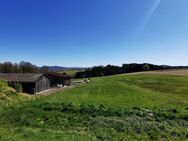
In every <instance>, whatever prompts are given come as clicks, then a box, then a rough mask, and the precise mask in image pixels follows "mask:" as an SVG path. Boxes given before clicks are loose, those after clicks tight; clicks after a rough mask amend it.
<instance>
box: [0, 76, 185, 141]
mask: <svg viewBox="0 0 188 141" xmlns="http://www.w3.org/2000/svg"><path fill="white" fill-rule="evenodd" d="M0 140H2V141H22V140H23V141H25V140H27V141H43V140H45V141H52V140H53V141H62V140H67V141H70V140H86V141H88V140H102V141H103V140H118V141H123V140H127V141H130V140H144V141H145V140H180V141H184V140H188V76H178V75H167V74H130V75H117V76H110V77H101V78H92V79H91V83H88V84H84V85H81V86H78V87H76V88H73V89H69V90H66V91H64V92H62V93H57V94H55V95H49V96H37V97H35V98H34V100H27V101H25V100H24V101H22V102H19V103H17V104H12V105H11V106H7V107H5V108H3V109H2V110H1V113H0Z"/></svg>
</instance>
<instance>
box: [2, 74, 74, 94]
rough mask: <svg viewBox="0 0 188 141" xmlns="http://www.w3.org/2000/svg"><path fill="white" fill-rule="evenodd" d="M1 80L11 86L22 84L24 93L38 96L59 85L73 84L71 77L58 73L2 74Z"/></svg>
mask: <svg viewBox="0 0 188 141" xmlns="http://www.w3.org/2000/svg"><path fill="white" fill-rule="evenodd" d="M0 78H2V79H4V80H6V81H7V82H8V83H9V84H10V85H11V84H12V83H20V84H21V85H22V88H23V92H24V93H29V94H36V93H39V92H42V91H45V90H48V89H50V88H52V87H57V85H61V86H65V85H70V84H71V77H69V76H67V75H61V74H56V73H46V74H38V73H0Z"/></svg>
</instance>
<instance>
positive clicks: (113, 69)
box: [75, 63, 187, 78]
mask: <svg viewBox="0 0 188 141" xmlns="http://www.w3.org/2000/svg"><path fill="white" fill-rule="evenodd" d="M177 68H187V67H181V66H180V67H179V66H175V67H172V66H166V65H154V64H148V63H143V64H137V63H132V64H123V65H122V66H114V65H107V66H95V67H93V68H88V69H87V70H85V71H81V72H77V73H76V74H75V78H87V77H99V76H108V75H116V74H122V73H132V72H141V71H149V70H161V71H163V70H166V69H177Z"/></svg>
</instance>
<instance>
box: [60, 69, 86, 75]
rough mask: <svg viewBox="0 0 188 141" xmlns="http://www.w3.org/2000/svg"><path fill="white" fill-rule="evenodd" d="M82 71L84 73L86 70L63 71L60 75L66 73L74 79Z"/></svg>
mask: <svg viewBox="0 0 188 141" xmlns="http://www.w3.org/2000/svg"><path fill="white" fill-rule="evenodd" d="M81 71H84V69H83V70H66V71H62V72H59V73H66V74H67V75H70V76H72V77H74V76H75V74H76V73H77V72H81Z"/></svg>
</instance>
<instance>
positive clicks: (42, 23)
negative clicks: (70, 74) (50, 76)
mask: <svg viewBox="0 0 188 141" xmlns="http://www.w3.org/2000/svg"><path fill="white" fill-rule="evenodd" d="M22 60H25V61H30V62H32V63H34V64H37V65H39V66H41V65H61V66H81V67H82V66H84V67H85V66H87V67H89V66H94V65H106V64H114V65H121V64H122V63H132V62H135V63H143V62H148V63H154V64H168V65H188V0H0V62H4V61H12V62H20V61H22Z"/></svg>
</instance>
